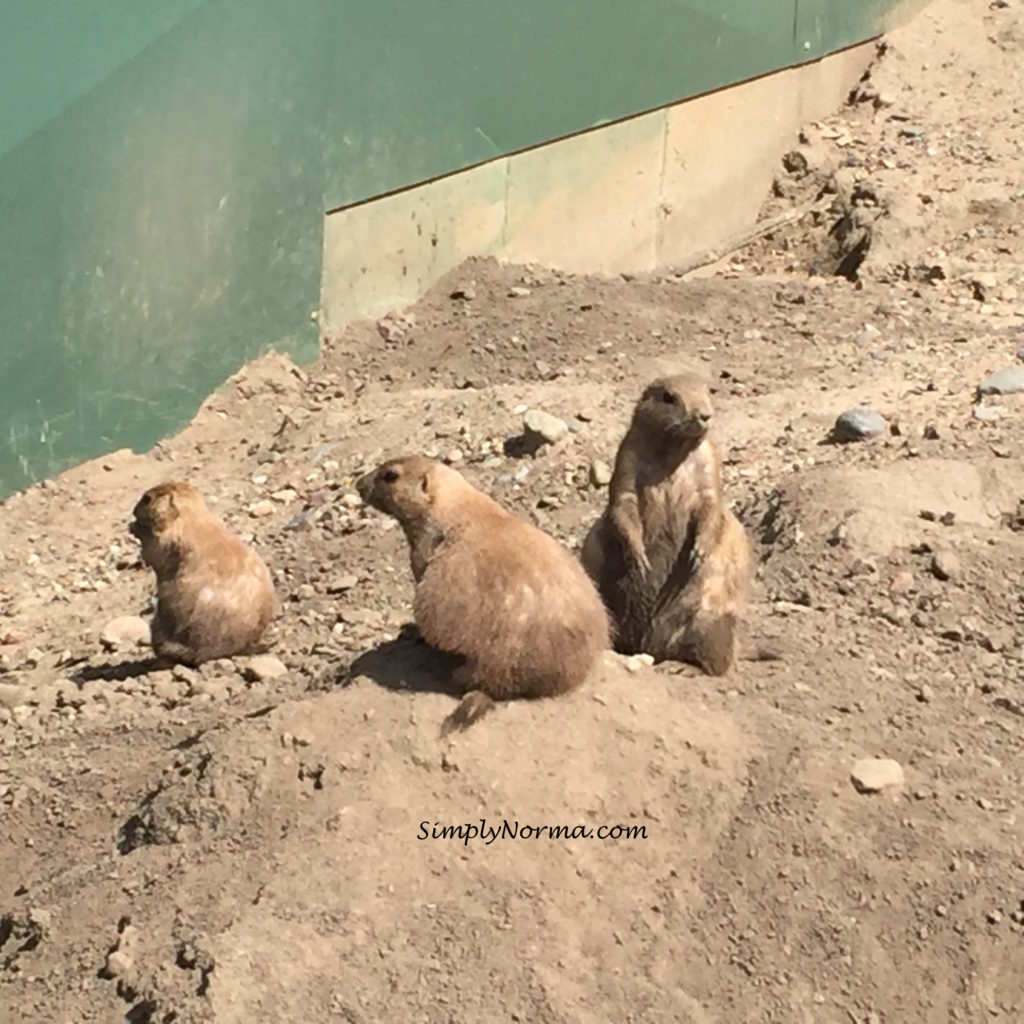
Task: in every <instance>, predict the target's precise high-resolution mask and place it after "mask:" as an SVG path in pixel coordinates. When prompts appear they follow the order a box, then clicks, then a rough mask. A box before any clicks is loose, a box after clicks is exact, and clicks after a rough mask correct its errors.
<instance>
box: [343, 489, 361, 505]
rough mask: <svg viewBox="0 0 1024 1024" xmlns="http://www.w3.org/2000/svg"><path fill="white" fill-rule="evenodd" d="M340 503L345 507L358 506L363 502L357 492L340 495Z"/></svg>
mask: <svg viewBox="0 0 1024 1024" xmlns="http://www.w3.org/2000/svg"><path fill="white" fill-rule="evenodd" d="M341 503H342V505H344V506H345V508H359V507H360V506H361V505H362V504H363V499H362V498H360V497H359V495H358V494H352V493H349V494H343V495H342V496H341Z"/></svg>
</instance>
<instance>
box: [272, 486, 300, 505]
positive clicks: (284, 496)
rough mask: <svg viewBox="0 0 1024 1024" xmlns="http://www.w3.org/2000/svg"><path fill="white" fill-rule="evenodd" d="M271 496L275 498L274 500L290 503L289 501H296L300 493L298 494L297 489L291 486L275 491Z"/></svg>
mask: <svg viewBox="0 0 1024 1024" xmlns="http://www.w3.org/2000/svg"><path fill="white" fill-rule="evenodd" d="M270 497H271V498H273V499H274V501H280V502H281V503H282V504H288V503H289V502H292V501H294V500H295V499H296V498H297V497H298V494H296V492H295V490H294V489H293V488H291V487H283V488H281V490H279V491H274V493H273V494H272V495H271V496H270Z"/></svg>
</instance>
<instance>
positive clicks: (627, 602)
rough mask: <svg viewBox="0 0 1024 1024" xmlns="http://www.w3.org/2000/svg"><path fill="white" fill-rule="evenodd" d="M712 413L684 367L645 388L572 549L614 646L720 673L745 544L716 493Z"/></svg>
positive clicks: (739, 601)
mask: <svg viewBox="0 0 1024 1024" xmlns="http://www.w3.org/2000/svg"><path fill="white" fill-rule="evenodd" d="M711 419H712V405H711V394H710V392H709V390H708V387H707V385H706V383H705V382H704V381H703V380H702V379H701V378H700V377H698V376H696V375H695V374H691V373H681V374H675V375H672V376H666V377H660V378H658V379H657V380H655V381H653V382H652V383H650V384H649V385H648V386H647V387H646V388H645V389H644V391H643V394H642V395H641V396H640V399H639V401H638V402H637V404H636V406H635V408H634V410H633V416H632V419H631V421H630V425H629V429H628V430H627V432H626V435H625V437H624V438H623V440H622V443H621V444H620V445H619V450H618V452H617V454H616V458H615V468H614V470H613V472H612V479H611V483H610V485H609V494H608V504H607V507H606V509H605V511H604V512H603V514H602V515H601V516H600V518H599V519H598V520H597V522H595V523H594V525H593V526H592V527H591V529H590V531H589V532H588V534H587V536H586V538H585V539H584V542H583V549H582V552H581V558H582V561H583V565H584V567H585V568H586V570H587V573H588V574H589V575H590V577H591V578H592V579H593V580H594V581H595V583H596V584H597V586H598V589H599V591H600V593H601V596H602V599H603V600H604V602H605V604H606V605H607V607H608V609H609V611H610V612H611V615H612V619H613V621H614V624H615V629H616V648H617V649H618V650H619V651H621V652H622V653H629V654H634V653H639V652H645V653H647V654H650V655H651V656H652V657H653V658H655V660H657V661H663V660H666V659H671V660H676V661H686V662H690V663H693V664H697V665H699V666H700V667H701V668H702V669H703V670H704V671H705V672H707V673H709V674H711V675H723V674H725V673H726V672H727V671H728V670H729V668H730V666H731V665H732V664H733V662H734V660H735V658H736V631H737V626H738V623H739V620H740V617H741V616H742V614H743V611H744V606H745V603H746V598H747V593H748V589H749V578H750V545H749V541H748V539H747V536H746V533H745V531H744V529H743V526H742V525H741V523H740V522H739V520H738V519H737V518H736V517H735V516H734V515H733V514H732V512H731V511H730V510H729V509H728V508H727V507H726V505H725V502H724V500H723V497H722V473H721V461H720V457H719V454H718V450H717V448H716V446H715V444H714V442H713V441H712V440H711V438H710V437H709V436H708V429H709V426H710V423H711Z"/></svg>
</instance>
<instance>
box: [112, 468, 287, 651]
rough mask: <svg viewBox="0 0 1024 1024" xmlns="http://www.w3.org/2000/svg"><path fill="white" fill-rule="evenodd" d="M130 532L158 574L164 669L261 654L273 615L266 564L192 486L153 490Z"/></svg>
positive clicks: (157, 644)
mask: <svg viewBox="0 0 1024 1024" xmlns="http://www.w3.org/2000/svg"><path fill="white" fill-rule="evenodd" d="M133 516H134V519H133V521H132V523H131V525H130V527H129V530H130V531H131V533H132V534H133V535H134V536H135V537H136V538H138V540H139V541H140V543H141V545H142V560H143V561H144V562H145V563H146V565H148V566H149V567H150V568H151V569H152V570H153V572H154V573H155V574H156V580H157V609H156V614H155V615H154V616H153V623H152V628H151V632H152V644H153V651H154V653H155V654H156V655H157V657H158V658H159V659H161V660H162V661H165V662H180V663H182V664H185V665H199V664H201V663H202V662H204V661H210V660H212V659H214V658H230V657H232V656H234V655H236V654H245V653H251V652H253V651H255V650H257V649H258V646H257V645H258V643H259V641H260V640H261V638H262V637H263V634H264V632H265V631H266V628H267V626H268V625H269V624H270V620H271V618H272V617H273V614H274V585H273V582H272V580H271V578H270V572H269V570H268V569H267V566H266V564H265V563H264V561H263V559H262V558H260V556H259V555H258V554H256V552H255V551H253V550H252V548H250V547H248V546H247V545H246V544H244V543H243V542H242V541H241V540H240V539H239V538H238V537H236V536H235V535H234V534H233V533H231V531H230V530H228V528H227V527H226V526H225V525H224V524H223V523H222V522H221V521H220V520H219V519H218V518H217V517H216V516H215V515H213V513H212V512H211V511H210V510H209V509H208V508H207V506H206V503H205V502H204V501H203V499H202V497H201V495H200V494H199V492H198V491H197V490H196V489H195V488H194V487H193V486H192V485H191V484H189V483H184V482H173V483H165V484H160V485H159V486H157V487H152V488H150V489H149V490H148V491H146V492H145V494H143V495H142V497H141V498H140V499H139V501H138V503H137V504H136V506H135V509H134V510H133Z"/></svg>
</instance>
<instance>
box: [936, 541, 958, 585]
mask: <svg viewBox="0 0 1024 1024" xmlns="http://www.w3.org/2000/svg"><path fill="white" fill-rule="evenodd" d="M960 572H961V568H960V559H959V558H957V557H956V555H954V554H953V552H952V551H950V550H949V549H948V548H940V549H939V550H938V551H936V552H935V554H934V555H932V573H933V574H934V575H935V578H936V579H940V580H943V581H948V580H955V579H956V578H957V577H958V576H959V575H960Z"/></svg>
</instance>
